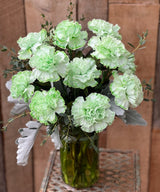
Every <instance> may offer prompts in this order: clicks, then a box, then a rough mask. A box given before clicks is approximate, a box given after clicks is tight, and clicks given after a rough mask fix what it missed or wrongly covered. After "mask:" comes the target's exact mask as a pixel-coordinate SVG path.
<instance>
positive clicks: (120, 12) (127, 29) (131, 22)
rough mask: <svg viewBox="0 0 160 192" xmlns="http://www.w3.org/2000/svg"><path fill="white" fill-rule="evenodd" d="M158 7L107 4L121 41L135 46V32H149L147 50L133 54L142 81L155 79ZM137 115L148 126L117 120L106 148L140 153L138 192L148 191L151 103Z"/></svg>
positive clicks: (112, 127) (142, 106) (143, 106)
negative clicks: (119, 27) (139, 183)
mask: <svg viewBox="0 0 160 192" xmlns="http://www.w3.org/2000/svg"><path fill="white" fill-rule="evenodd" d="M158 13H159V6H157V5H156V4H153V5H152V4H151V5H148V4H134V5H133V4H109V21H110V22H112V23H118V24H119V25H120V26H121V31H120V32H121V34H122V37H123V42H124V43H125V44H126V48H129V47H128V46H127V42H128V41H129V42H130V43H132V44H135V43H136V41H138V39H137V33H139V34H141V33H142V32H143V31H145V30H146V29H148V31H149V35H148V37H147V43H146V48H145V49H143V50H139V51H138V52H136V54H135V56H136V65H137V75H138V77H140V79H141V80H143V79H145V80H146V81H148V80H149V79H151V78H152V79H154V77H155V63H156V46H157V29H158ZM138 112H139V113H141V114H142V117H143V118H144V119H146V121H147V122H148V125H147V126H146V127H141V126H125V125H124V124H123V123H122V122H121V121H120V120H119V121H118V120H117V121H116V122H115V123H114V124H113V125H112V126H110V127H109V128H108V134H107V135H108V137H107V147H109V148H120V149H135V150H138V151H139V152H140V166H141V191H143V192H146V191H147V190H148V183H149V180H148V174H149V157H150V138H151V126H152V103H151V102H150V103H147V102H143V104H141V106H140V107H138Z"/></svg>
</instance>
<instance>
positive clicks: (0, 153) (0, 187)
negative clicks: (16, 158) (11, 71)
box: [0, 89, 6, 192]
mask: <svg viewBox="0 0 160 192" xmlns="http://www.w3.org/2000/svg"><path fill="white" fill-rule="evenodd" d="M1 102H2V101H1V89H0V103H1ZM0 120H2V109H1V105H0ZM1 129H2V124H0V191H1V192H6V179H5V163H4V150H3V133H2V131H1Z"/></svg>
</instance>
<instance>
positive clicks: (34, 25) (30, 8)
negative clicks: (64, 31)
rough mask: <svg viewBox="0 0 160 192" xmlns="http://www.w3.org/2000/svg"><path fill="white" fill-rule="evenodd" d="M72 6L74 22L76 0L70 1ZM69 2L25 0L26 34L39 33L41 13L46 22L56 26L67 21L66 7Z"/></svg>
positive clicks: (67, 0) (64, 0) (62, 0)
mask: <svg viewBox="0 0 160 192" xmlns="http://www.w3.org/2000/svg"><path fill="white" fill-rule="evenodd" d="M72 3H73V4H74V8H73V13H74V15H73V19H74V20H76V14H75V13H76V0H72ZM69 4H70V0H61V1H59V0H41V1H39V0H26V1H25V9H26V24H27V32H31V31H32V32H33V31H39V30H40V28H41V23H42V18H41V14H42V13H43V14H44V15H45V16H46V19H47V20H48V21H52V23H53V25H54V26H56V25H57V24H58V23H59V22H61V21H62V20H64V19H67V15H68V11H67V9H68V7H69Z"/></svg>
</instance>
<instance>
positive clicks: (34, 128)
mask: <svg viewBox="0 0 160 192" xmlns="http://www.w3.org/2000/svg"><path fill="white" fill-rule="evenodd" d="M26 126H27V128H21V129H19V133H20V134H21V137H19V138H18V139H17V140H16V144H17V145H18V150H17V164H18V165H22V166H25V165H27V163H28V157H29V153H30V151H31V149H32V147H33V145H34V141H35V138H36V135H37V133H38V130H39V128H40V127H41V123H39V122H37V121H28V122H27V123H26Z"/></svg>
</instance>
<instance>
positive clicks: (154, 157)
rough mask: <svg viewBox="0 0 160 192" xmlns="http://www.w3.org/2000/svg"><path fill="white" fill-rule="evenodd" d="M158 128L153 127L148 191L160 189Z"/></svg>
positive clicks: (152, 191)
mask: <svg viewBox="0 0 160 192" xmlns="http://www.w3.org/2000/svg"><path fill="white" fill-rule="evenodd" d="M159 152H160V130H159V129H157V130H156V129H153V131H152V144H151V161H150V175H149V180H150V183H149V184H150V185H149V192H159V191H160V182H159V178H160V153H159Z"/></svg>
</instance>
